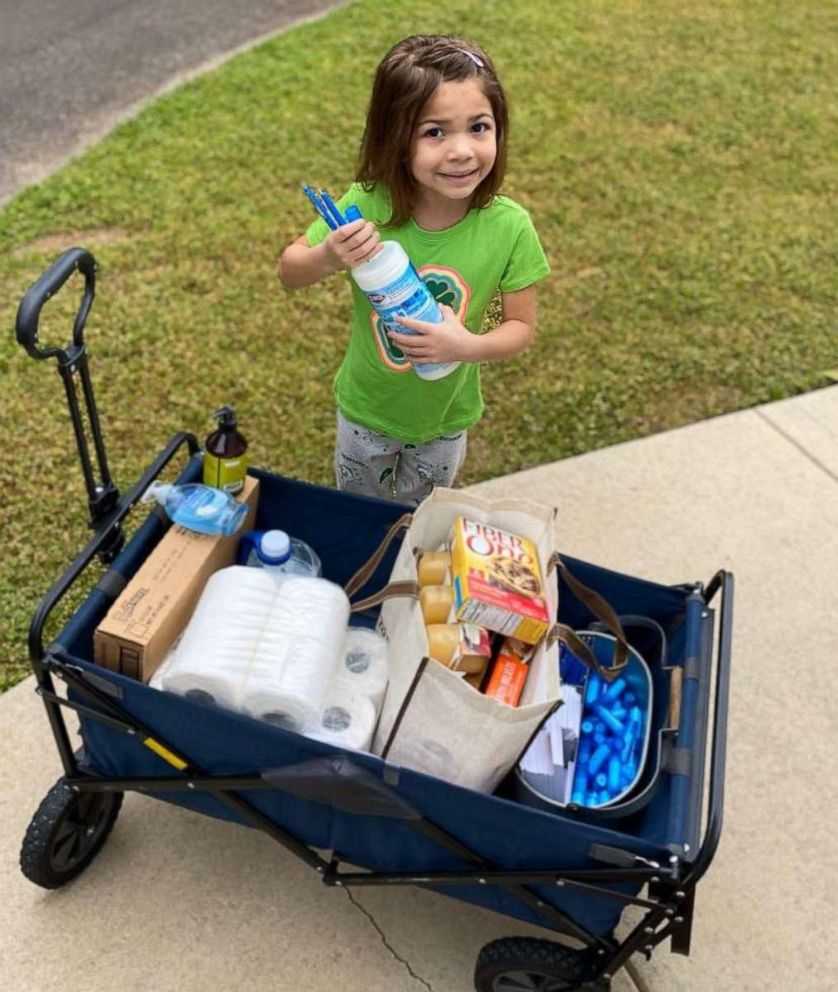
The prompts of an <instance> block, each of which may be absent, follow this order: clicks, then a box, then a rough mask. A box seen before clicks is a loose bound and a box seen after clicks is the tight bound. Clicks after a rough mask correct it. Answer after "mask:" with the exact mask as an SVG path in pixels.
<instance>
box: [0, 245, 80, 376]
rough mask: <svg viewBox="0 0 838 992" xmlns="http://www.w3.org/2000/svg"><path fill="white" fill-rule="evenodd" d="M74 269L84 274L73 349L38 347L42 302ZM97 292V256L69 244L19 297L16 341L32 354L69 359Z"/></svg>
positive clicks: (48, 297) (49, 296)
mask: <svg viewBox="0 0 838 992" xmlns="http://www.w3.org/2000/svg"><path fill="white" fill-rule="evenodd" d="M74 272H81V273H82V275H83V276H84V293H83V295H82V299H81V304H80V305H79V309H78V313H77V314H76V319H75V322H74V324H73V341H72V350H70V349H68V350H63V349H61V348H40V347H39V346H38V319H39V317H40V316H41V310H42V308H43V306H44V304H45V303H46V302H47V300H49V299H50V298H51V297H53V296H54V295H55V294H56V293H57V292H58V291H59V289H61V287H62V286H63V285H64V283H65V282H67V280H68V279H69V278H70V276H71V275H73V273H74ZM95 295H96V260H95V259H94V258H93V256H92V255H91V254H90V252H89V251H87V249H86V248H70V249H68V250H67V251H65V252H64V253H63V254H62V255H59V257H58V258H57V259H56V260H55V261H54V262H53V263H52V265H51V266H50V267H49V268H48V269H47V270H46V272H44V273H43V275H41V276H40V277H39V278H38V279H37V281H36V282H34V283H33V284H32V286H30V288H29V290H28V291H27V293H26V295H25V296H24V297H23V299H22V300H21V301H20V306H19V307H18V311H17V322H16V333H17V340H18V343H19V344H21V345H23V347H24V348H25V349H26V351H27V352H28V353H29V354H30V355H31V356H32V358H38V359H44V358H58V359H59V360H61V359H64V360H65V361H70V360H72V359H73V358H74V357H75V355H74V354H73V352H77V350H78V349H80V348H81V347H82V345H83V332H84V324H85V321H86V320H87V315H88V314H89V313H90V307H91V306H92V304H93V297H94V296H95Z"/></svg>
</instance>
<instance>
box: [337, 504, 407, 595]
mask: <svg viewBox="0 0 838 992" xmlns="http://www.w3.org/2000/svg"><path fill="white" fill-rule="evenodd" d="M412 519H413V514H412V513H405V514H404V515H403V516H401V517H399V519H398V520H397V521H396V522H395V523H394V524H393V525H392V527H391V528H390V529H389V530H388V531H387V533H386V534H385V536H384V540H383V541H382V542H381V544H379V545H378V547H377V548H376V549H375V551H373V553H372V554H371V555H370V557H369V558H368V559H367V561H366V562H364V564H363V565H362V566H361V567H360V568H359V569H358V571H357V572H356V573H355V574H354V575H353V576H352V578H351V579H350V580H349V581H348V582H347V583H346V585H345V586H344V587H343V588H344V592H345V593H346V595H347V596H348V597H349V598H350V599H352V597H353V596H354V595H355V593H356V592H357V591H358V590H359V589H362V588H363V587H364V585H365V583H366V582H367V581H368V580H369V577H370V576H371V575H372V573H373V572H374V571H375V570H376V568H378V566H379V564H380V563H381V559H382V558H383V557H384V555H386V554H387V549H388V548H389V547H390V545H391V544H392V543H393V541H394V539H395V538H396V536H397V535H398V533H399V531H401V530H407V528H408V527H409V526H410V521H411V520H412Z"/></svg>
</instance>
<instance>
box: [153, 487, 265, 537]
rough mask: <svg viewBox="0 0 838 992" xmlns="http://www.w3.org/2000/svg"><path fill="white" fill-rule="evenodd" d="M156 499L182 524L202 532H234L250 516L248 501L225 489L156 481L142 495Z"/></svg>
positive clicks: (177, 522)
mask: <svg viewBox="0 0 838 992" xmlns="http://www.w3.org/2000/svg"><path fill="white" fill-rule="evenodd" d="M153 499H154V500H157V502H158V503H160V505H161V506H163V507H165V510H166V513H168V515H169V517H170V518H171V519H172V520H173V521H174V522H175V523H176V524H180V525H181V527H186V529H187V530H194V531H197V533H199V534H221V535H222V536H224V537H229V536H230V535H231V534H234V533H235V532H236V531H237V530H238V529H239V527H241V525H242V522H243V520H244V518H245V516H246V515H247V504H246V503H239V502H238V500H236V499H235V498H234V497H232V496H231V495H230V494H229V493H226V492H224V490H223V489H215V488H214V487H212V486H202V485H201V484H200V483H197V482H194V483H188V484H186V485H182V486H176V485H171V484H169V483H166V482H154V483H152V484H151V485H150V486H149V487H148V489H147V490H146V491H145V493H144V495H143V502H144V503H148V502H150V501H151V500H153Z"/></svg>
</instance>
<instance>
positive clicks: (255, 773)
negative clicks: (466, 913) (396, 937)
mask: <svg viewBox="0 0 838 992" xmlns="http://www.w3.org/2000/svg"><path fill="white" fill-rule="evenodd" d="M95 269H96V265H95V261H94V259H93V257H92V255H90V253H88V252H87V251H85V250H84V249H80V248H74V249H71V250H69V251H67V252H65V253H64V254H63V255H61V256H60V257H59V258H58V259H57V260H56V261H55V262H54V263H53V265H52V266H51V267H50V268H49V269H48V270H47V271H46V272H45V273H44V274H43V275H42V276H41V277H40V278H39V279H38V280H37V282H36V283H35V284H34V285H33V286H32V287H31V288H30V289H29V291H28V292H27V293H26V295H25V296H24V298H23V300H22V302H21V304H20V308H19V311H18V316H17V338H18V341H19V342H20V343H21V344H22V345H23V346H24V347H25V348H26V350H27V351H28V352H29V354H30V355H32V356H33V357H34V358H38V359H47V358H55V359H56V360H57V364H58V370H59V373H60V375H61V377H62V380H63V382H64V385H65V388H66V392H67V399H68V403H69V407H70V413H71V418H72V423H73V426H74V430H75V434H76V440H77V444H78V447H79V454H80V457H81V462H82V469H83V472H84V478H85V483H86V488H87V496H88V503H89V508H90V525H91V528H92V530H93V536H92V537H91V538H90V540H89V541H88V543H87V544H86V546H85V547H84V548H83V550H82V551H81V552H80V553H79V554H78V556H77V557H76V558H75V560H74V561H73V562H72V564H71V565H70V566H69V567H68V568H67V569H66V571H65V572H64V573H63V574H62V575H61V576H60V578H59V579H58V580H57V581H56V582H55V583H54V585H53V586H52V587H51V588H50V589H49V591H48V592H47V594H46V595H45V597H44V599H43V600H42V602H41V603H40V605H39V606H38V608H37V610H36V612H35V615H34V617H33V620H32V623H31V627H30V631H29V654H30V658H31V662H32V666H33V669H34V672H35V676H36V680H37V692H38V694H39V695H40V696H41V698H42V699H43V701H44V706H45V708H46V712H47V717H48V719H49V722H50V726H51V728H52V732H53V735H54V737H55V742H56V745H57V747H58V752H59V755H60V757H61V762H62V765H63V769H64V774H63V776H62V777H61V778H60V779H59V780H58V782H57V783H56V784H55V785H54V786H53V788H52V789H51V790H50V792H49V793H48V795H47V796H46V798H45V799H44V801H43V802H42V803H41V806H40V807H39V809H38V811H37V812H36V813H35V815H34V817H33V819H32V822H31V824H30V826H29V829H28V831H27V834H26V837H25V839H24V841H23V847H22V851H21V867H22V870H23V872H24V874H25V875H26V877H27V878H29V879H30V880H31V881H32V882H34V883H35V884H37V885H40V886H43V887H45V888H57V887H59V886H61V885H64V884H66V883H67V882H69V881H70V880H71V879H73V878H74V877H75V876H76V875H78V874H79V873H80V872H82V871H83V870H84V869H85V868H86V867H87V865H88V864H90V862H91V861H92V860H93V858H94V857H95V856H96V855H97V853H98V852H99V850H100V849H101V848H102V846H103V844H104V843H105V841H106V840H107V837H108V834H109V833H110V831H111V829H112V827H113V825H114V822H115V821H116V818H117V816H118V814H119V809H120V805H121V803H122V798H123V795H124V793H125V792H126V791H133V792H139V793H142V794H143V795H146V796H150V797H153V798H155V799H162V800H165V801H167V802H171V803H175V804H178V805H182V806H186V807H189V808H190V809H194V810H198V811H200V812H203V813H206V814H208V815H210V816H215V817H220V818H223V819H228V820H233V821H235V822H238V823H241V824H243V825H247V826H250V827H254V828H256V829H258V830H262V831H263V832H264V833H266V834H268V835H269V836H270V837H272V838H273V839H274V840H276V841H277V842H278V843H279V844H281V845H282V846H283V847H285V848H286V849H287V850H288V851H290V852H291V853H292V854H294V855H296V856H297V857H298V858H300V859H301V860H302V861H304V862H305V863H306V864H307V865H309V866H310V867H311V868H312V869H314V871H315V872H316V873H317V874H318V875H319V876H320V878H321V881H322V882H323V883H324V884H325V885H329V886H350V885H351V886H366V885H385V886H399V885H420V886H423V887H426V888H430V889H433V890H434V891H436V892H441V893H445V894H446V895H448V896H452V897H454V898H456V899H460V900H463V901H465V902H469V903H474V904H476V905H479V906H483V907H487V908H489V909H493V910H496V911H497V912H499V913H502V914H505V915H507V916H509V917H512V918H513V919H515V920H520V921H524V922H526V923H527V924H534V925H536V926H539V927H543V928H544V929H545V930H546V931H550V932H551V935H552V936H554V937H558V940H552V939H551V940H547V939H534V938H532V937H521V936H510V937H508V938H505V939H501V940H495V941H492V942H491V943H489V944H487V945H486V946H485V947H484V948H483V949H482V951H481V952H480V954H479V957H478V959H477V963H476V967H475V975H474V981H475V987H476V989H477V990H478V992H515V990H525V989H529V990H541V992H553V990H559V989H568V990H569V989H592V990H600V992H602V990H607V989H608V988H609V987H610V984H611V978H612V976H613V975H614V973H615V972H616V971H617V970H618V969H619V968H620V967H622V966H623V965H624V964H625V963H626V962H627V961H628V959H629V958H630V956H631V955H632V954H634V953H636V952H640V953H642V954H645V955H646V956H647V957H648V956H650V954H651V952H652V950H653V949H654V948H655V947H656V946H657V945H658V944H661V943H663V942H664V941H666V940H668V941H669V942H670V949H671V950H672V951H673V952H675V953H678V954H688V953H689V949H690V933H691V927H692V919H693V907H694V901H695V890H696V885H697V883H698V882H699V880H700V879H701V877H702V876H703V875H704V873H705V872H706V870H707V868H708V867H709V865H710V863H711V860H712V858H713V855H714V853H715V850H716V847H717V845H718V841H719V836H720V832H721V824H722V806H723V787H724V766H725V746H726V721H727V706H728V685H729V674H730V649H731V621H732V601H733V578H732V576H731V575H730V574H729V573H726V572H724V571H720V572H718V573H717V574H716V575H715V576H713V578H712V579H711V580H710V581H709V582H708V583H707V584H706V585H704V584H702V583H701V582H689V583H685V584H683V585H675V586H666V585H658V584H655V583H653V582H649V581H646V580H643V579H640V578H633V577H631V576H628V575H622V574H618V573H616V572H613V571H609V570H607V569H604V568H599V567H597V566H595V565H592V564H589V563H587V562H583V561H579V560H572V559H568V558H566V559H565V561H566V562H567V563H568V564H569V566H570V567H571V569H572V571H573V572H574V573H575V575H576V576H577V577H578V578H579V579H581V581H582V582H584V583H587V585H589V586H590V587H592V588H594V589H595V590H597V591H598V592H599V593H600V594H601V595H602V596H604V597H605V598H606V599H607V600H608V601H609V602H610V603H611V605H612V606H613V607H614V609H615V610H616V611H617V613H618V614H620V615H621V617H623V618H624V622H625V628H626V633H627V636H628V638H629V640H630V642H631V643H632V645H633V646H634V647H635V648H636V649H637V650H638V651H639V652H640V653H641V654H642V655H643V656H644V657H645V658H646V660H647V662H648V664H649V667H650V669H651V673H652V679H653V683H654V690H655V691H654V704H653V712H652V714H651V719H652V729H653V732H652V735H651V741H650V745H649V750H648V755H647V760H646V762H645V767H644V770H643V773H642V776H641V778H640V781H639V783H638V786H637V788H636V789H635V790H634V791H633V793H632V795H631V796H630V797H629V798H628V799H627V801H625V802H622V803H620V804H619V805H618V806H617V807H614V808H610V809H609V808H605V809H602V810H600V811H596V810H585V809H580V808H576V807H572V806H571V807H565V808H559V807H557V806H554V805H550V804H549V803H546V802H541V801H539V800H538V799H537V798H534V797H533V796H532V794H531V793H529V792H528V791H527V790H526V789H522V787H521V781H520V779H519V778H518V776H517V775H516V774H515V773H514V772H513V773H511V774H510V775H509V776H508V777H507V779H506V780H505V781H504V782H503V783H502V784H501V786H500V788H499V789H498V790H497V791H496V792H495V793H494V794H493V795H486V794H482V793H478V792H474V791H471V790H468V789H464V788H460V787H457V786H452V785H450V784H448V783H447V782H445V781H442V780H441V779H438V778H434V777H432V776H429V775H424V774H421V773H419V772H415V771H412V770H410V769H408V768H401V767H395V766H393V765H391V764H389V763H387V762H386V761H384V760H382V759H381V758H379V757H376V756H374V755H371V754H366V753H362V752H354V751H344V750H342V749H340V748H338V747H335V746H334V745H328V744H324V743H322V742H319V741H316V740H313V739H309V738H307V737H304V736H300V735H297V734H294V733H291V732H289V731H286V730H284V729H282V727H279V726H274V725H271V724H269V723H265V722H262V721H257V720H252V719H250V718H248V717H245V716H241V715H239V714H237V713H233V712H228V711H225V710H223V709H219V708H215V707H210V706H207V705H205V704H202V703H200V702H195V701H192V700H190V699H187V698H185V697H181V696H177V695H173V694H171V693H165V692H160V691H158V690H156V689H154V688H151V687H149V686H148V685H146V684H144V683H142V682H138V681H135V680H133V679H129V678H126V677H124V676H122V675H119V674H117V673H115V672H112V671H110V670H106V669H104V668H101V667H99V666H97V665H95V664H93V661H92V659H93V633H94V630H95V628H96V626H97V625H98V624H99V622H100V621H101V620H102V618H103V617H104V616H105V614H106V612H107V610H108V608H109V606H110V604H111V603H112V602H113V601H114V599H115V598H116V597H117V595H118V594H119V592H120V591H121V590H122V589H123V588H124V586H125V584H126V582H127V581H128V580H129V579H130V578H131V576H132V575H133V574H134V572H135V571H136V570H137V569H138V567H139V566H140V564H141V563H142V562H143V561H144V559H145V558H146V556H147V555H148V554H149V552H150V550H151V549H152V548H153V547H154V546H155V545H156V543H157V542H158V541H159V539H160V538H161V536H162V534H163V533H164V532H165V530H166V528H167V526H168V522H167V521H166V520H165V518H164V517H163V516H162V514H160V513H158V512H152V513H149V514H148V516H147V518H146V519H145V520H144V521H143V522H142V523H141V524H140V525H139V527H138V528H137V529H136V530H135V532H134V533H133V536H131V537H130V539H129V540H126V538H125V534H124V531H123V521H124V520H125V518H126V516H127V515H128V513H129V512H130V511H131V510H132V508H133V507H134V506H135V504H136V503H137V502H138V501H139V499H140V496H141V495H142V494H143V493H144V492H145V490H146V489H147V487H148V486H149V484H150V483H151V482H152V481H153V480H154V479H155V478H156V477H157V476H158V475H159V474H160V473H161V472H162V470H163V469H164V468H165V467H166V466H168V465H169V463H170V462H172V460H173V459H174V458H175V456H179V455H184V456H187V461H186V466H185V468H184V469H183V471H182V472H181V475H180V477H179V478H180V481H192V480H195V479H198V478H199V476H200V466H201V461H200V452H199V446H198V443H197V441H196V439H195V437H194V436H193V435H191V434H188V433H181V434H178V435H176V436H175V437H173V438H172V440H171V441H170V442H169V444H168V445H167V446H166V448H165V450H164V451H162V452H161V453H160V454H159V455H158V456H157V457H156V458H155V459H154V461H153V462H152V463H151V464H150V465H149V467H148V468H147V470H146V471H145V472H144V473H143V475H142V477H141V478H140V479H139V480H137V482H136V483H135V484H134V485H133V486H132V487H131V488H130V489H129V490H128V491H127V492H126V493H124V494H121V493H120V492H119V490H118V489H117V488H116V486H115V485H114V483H113V481H112V480H111V477H110V474H109V471H108V467H107V460H106V453H105V447H104V444H103V440H102V435H101V430H100V426H99V420H98V416H97V413H96V407H95V402H94V397H93V389H92V386H91V381H90V377H89V373H88V367H87V358H86V354H85V345H84V341H83V329H84V324H85V320H86V318H87V315H88V313H89V310H90V306H91V303H92V301H93V296H94V287H95ZM77 271H78V272H80V273H81V274H82V275H83V277H84V291H83V295H82V300H81V305H80V308H79V311H78V315H77V317H76V320H75V325H74V330H73V339H72V343H71V344H70V345H69V346H68V347H66V348H57V347H42V346H41V344H40V343H39V340H38V319H39V314H40V311H41V308H42V307H43V305H44V304H45V303H46V301H47V300H48V299H49V298H50V297H51V296H53V295H54V294H55V293H56V292H58V291H59V290H60V288H61V287H62V286H63V285H64V283H65V282H66V281H67V280H68V279H69V278H70V276H71V275H73V274H74V273H75V272H77ZM79 386H80V388H79ZM79 392H80V393H81V396H82V398H83V404H80V402H79V396H78V394H79ZM83 412H86V415H87V422H86V423H85V421H84V419H83V416H82V414H83ZM90 439H92V444H93V451H94V454H95V458H91V454H90V445H89V440H90ZM252 474H253V475H255V476H257V477H258V478H259V480H260V501H259V507H258V516H257V521H256V526H257V527H258V528H260V529H269V528H272V527H281V528H282V529H284V530H287V531H288V532H290V533H292V534H295V535H297V536H299V537H301V538H302V539H304V540H305V541H307V542H309V544H311V545H312V546H313V547H314V548H315V550H316V551H317V552H318V554H319V555H320V558H321V559H322V562H323V568H324V576H325V578H327V579H330V580H331V581H333V582H336V583H339V584H341V585H346V584H347V582H348V581H349V580H350V578H351V577H352V576H353V574H354V573H355V572H356V571H357V570H358V569H359V568H360V567H361V566H362V565H363V564H364V563H365V562H366V561H367V560H368V559H369V557H370V556H371V554H372V553H373V552H374V551H375V549H376V548H377V547H378V546H379V545H380V543H381V542H382V539H383V538H384V536H385V534H386V533H387V532H388V530H389V529H390V528H391V526H392V525H393V523H394V522H395V521H396V520H397V519H398V518H399V517H401V516H402V514H403V513H405V512H406V511H408V510H409V508H407V507H404V506H400V505H397V504H394V503H389V502H383V501H378V500H373V499H366V498H361V497H355V496H351V495H347V494H344V493H340V492H337V491H335V490H332V489H328V488H323V487H320V486H314V485H309V484H306V483H304V482H299V481H295V480H293V479H289V478H284V477H282V476H280V475H277V474H276V473H273V472H268V471H262V470H258V469H257V470H252ZM398 544H399V541H398V540H397V541H395V542H394V543H393V544H392V546H391V547H390V549H389V551H388V553H387V554H386V556H385V557H384V559H383V560H382V561H381V563H380V564H379V566H378V568H377V569H376V570H375V572H374V574H373V575H372V576H371V577H370V579H369V581H368V582H367V583H366V585H365V587H364V589H362V590H360V591H359V595H361V596H364V595H367V594H368V593H372V592H374V591H376V590H377V589H379V588H380V587H382V586H383V585H384V584H385V583H386V581H387V578H388V576H389V572H390V569H391V568H392V564H393V561H394V559H395V555H396V552H397V549H398ZM97 558H98V559H100V560H101V562H102V563H104V564H105V565H107V569H106V570H104V571H103V573H102V575H101V578H100V579H99V581H98V583H97V584H96V585H95V587H94V588H93V589H92V591H91V592H90V593H89V594H88V595H87V597H86V599H84V601H83V602H82V604H81V605H80V606H79V607H78V608H77V609H76V610H75V611H74V613H73V614H72V616H71V618H70V619H69V621H68V622H67V623H66V625H65V626H64V627H63V629H62V630H61V632H60V633H59V634H58V636H57V637H56V639H55V640H54V641H52V642H51V643H50V644H48V645H45V644H44V643H43V636H44V635H43V632H44V625H45V623H46V621H47V619H48V618H49V617H50V614H51V613H52V611H53V610H54V608H55V607H56V605H57V604H58V603H59V602H60V601H61V600H62V599H63V597H64V596H65V595H66V594H67V592H68V591H69V590H70V589H71V588H72V587H73V586H74V584H75V583H76V582H77V580H78V579H79V577H80V576H81V575H82V573H84V572H85V570H86V569H87V568H88V567H89V566H90V565H91V564H92V563H93V562H94V560H96V559H97ZM556 581H557V582H559V585H560V590H559V593H560V595H559V603H560V606H559V617H558V619H559V620H560V621H562V622H563V623H565V624H567V625H569V626H571V627H572V628H574V629H576V630H584V629H586V628H589V627H590V626H591V624H592V623H593V619H594V618H593V617H592V616H591V615H590V614H589V613H588V612H587V609H586V607H585V606H583V604H582V603H581V601H580V600H579V599H577V598H576V597H575V596H574V594H573V592H572V591H571V589H570V588H569V587H568V586H567V585H565V584H564V582H563V580H562V579H561V578H557V579H556ZM717 597H718V600H719V602H718V604H717V606H718V615H717V610H716V609H715V608H711V603H713V602H714V601H715V600H716V598H717ZM376 612H377V610H376V608H372V609H369V610H366V611H364V612H361V613H360V614H357V615H356V616H355V618H354V620H353V622H355V623H361V624H364V625H367V626H373V625H374V623H375V620H376ZM717 621H718V622H717ZM714 635H715V636H714ZM676 676H677V678H676ZM56 682H60V683H63V685H64V687H65V689H66V693H65V694H59V692H58V691H57V688H56ZM65 708H69V709H72V710H74V711H75V712H76V713H77V714H78V718H79V721H80V726H81V737H82V740H83V746H82V747H81V749H79V750H77V751H74V749H73V747H72V746H71V744H70V739H69V736H68V732H67V727H66V724H65V720H64V710H65ZM624 914H626V917H627V918H626V920H625V921H624V926H622V927H621V928H620V929H621V931H622V932H623V933H624V936H623V937H622V939H618V937H617V936H616V935H615V931H616V929H617V927H618V924H620V922H621V919H622V918H623V916H624ZM629 916H631V919H630V920H629V919H628V917H629Z"/></svg>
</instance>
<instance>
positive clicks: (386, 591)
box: [349, 580, 419, 613]
mask: <svg viewBox="0 0 838 992" xmlns="http://www.w3.org/2000/svg"><path fill="white" fill-rule="evenodd" d="M397 596H409V597H410V598H411V599H418V598H419V583H418V582H411V581H409V580H405V581H404V582H391V583H390V584H389V585H386V586H385V587H384V588H383V589H379V591H378V592H376V593H373V595H372V596H367V597H366V598H365V599H359V600H358V602H357V603H352V604H351V606H350V607H349V609H350V611H351V612H352V613H359V612H360V611H361V610H368V609H369V608H370V607H371V606H378V604H379V603H383V602H384V600H385V599H395V598H396V597H397Z"/></svg>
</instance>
